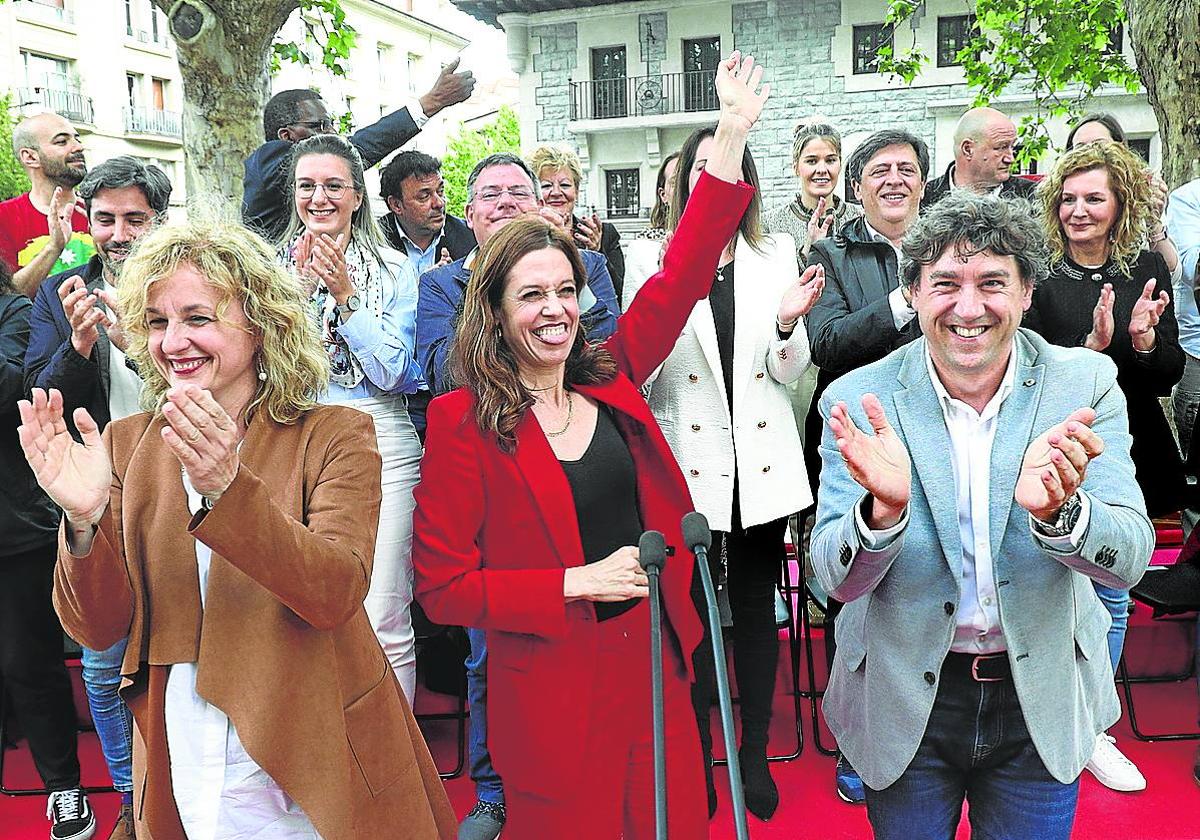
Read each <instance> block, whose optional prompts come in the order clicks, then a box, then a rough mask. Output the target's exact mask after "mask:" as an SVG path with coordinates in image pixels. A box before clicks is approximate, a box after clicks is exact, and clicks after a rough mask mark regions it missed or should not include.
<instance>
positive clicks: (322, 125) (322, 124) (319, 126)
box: [292, 117, 333, 131]
mask: <svg viewBox="0 0 1200 840" xmlns="http://www.w3.org/2000/svg"><path fill="white" fill-rule="evenodd" d="M292 125H296V126H304V127H305V128H307V129H308V130H309V131H333V120H331V119H330V118H329V117H326V118H325V119H323V120H305V121H303V122H294V123H292Z"/></svg>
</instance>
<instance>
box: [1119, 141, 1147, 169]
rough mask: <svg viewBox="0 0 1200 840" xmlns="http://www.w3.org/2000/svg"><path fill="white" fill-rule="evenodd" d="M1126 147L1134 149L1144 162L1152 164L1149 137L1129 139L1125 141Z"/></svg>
mask: <svg viewBox="0 0 1200 840" xmlns="http://www.w3.org/2000/svg"><path fill="white" fill-rule="evenodd" d="M1125 145H1127V146H1129V148H1131V149H1133V150H1134V151H1135V152H1137V153H1138V155H1139V156H1140V157H1141V159H1142V160H1144V161H1146V163H1147V164H1149V163H1150V138H1149V137H1129V138H1126V140H1125Z"/></svg>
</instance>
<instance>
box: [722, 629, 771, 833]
mask: <svg viewBox="0 0 1200 840" xmlns="http://www.w3.org/2000/svg"><path fill="white" fill-rule="evenodd" d="M778 662H779V637H778V636H777V635H771V636H770V637H759V638H749V639H737V640H735V642H734V655H733V668H734V671H735V672H736V674H737V684H738V696H739V698H740V701H741V712H742V746H741V749H739V750H738V759H739V761H740V763H741V767H742V786H743V787H744V788H745V791H746V810H748V811H749V812H750V813H751V814H753V815H754V816H756V817H758V818H759V819H760V820H769V819H770V818H771V817H772V816H773V815H774V814H775V809H776V808H778V807H779V788H777V787H776V786H775V780H774V779H772V778H771V771H770V768H769V767H768V765H767V737H768V731H769V730H770V728H771V702H772V700H773V699H774V696H775V671H776V667H777V666H778Z"/></svg>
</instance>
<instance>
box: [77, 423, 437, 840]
mask: <svg viewBox="0 0 1200 840" xmlns="http://www.w3.org/2000/svg"><path fill="white" fill-rule="evenodd" d="M163 425H164V420H163V419H162V418H161V417H157V416H151V415H149V414H138V415H134V416H133V417H129V418H126V419H124V420H120V421H117V422H116V423H112V424H110V425H109V426H108V428H107V429H106V430H105V432H104V442H105V446H106V447H107V449H108V453H109V457H110V458H111V461H112V465H113V479H112V497H111V502H110V504H109V509H108V511H107V513H106V515H105V518H104V520H103V521H102V522H101V525H100V529H99V532H98V533H97V535H96V539H95V541H94V542H93V544H92V549H91V553H90V554H89V555H88V556H86V557H73V556H72V555H71V554H70V552H69V551H67V550H66V543H65V538H60V545H59V562H58V566H57V568H56V570H55V581H54V605H55V608H56V609H57V610H58V614H59V616H60V618H61V619H62V622H63V626H64V627H65V628H66V630H67V632H68V633H70V634H71V636H72V637H74V638H75V639H77V640H78V641H79V642H81V643H82V644H84V645H87V646H88V647H91V648H94V649H97V650H103V649H105V648H107V647H109V646H111V645H112V644H114V643H115V642H117V641H118V640H119V639H121V638H122V637H124V636H125V635H126V634H128V635H129V647H128V649H127V650H126V652H125V660H124V662H123V664H122V668H121V673H122V675H123V679H122V687H121V695H122V697H124V698H125V700H126V702H127V703H128V704H129V708H130V709H131V710H132V712H133V715H134V718H135V720H136V723H137V733H136V734H137V737H136V738H135V744H134V812H135V816H136V819H137V834H138V838H139V840H185V836H184V832H183V827H182V825H181V824H180V820H179V814H178V812H177V810H176V808H175V801H174V795H173V792H172V786H171V771H170V761H169V757H168V754H167V733H166V723H165V715H164V697H165V695H164V691H165V688H166V682H167V675H168V673H169V670H170V668H169V666H170V665H172V664H175V663H180V662H196V663H197V672H196V690H197V692H199V694H200V695H201V696H202V697H204V698H205V699H206V700H207V701H208V702H210V703H212V704H213V705H215V706H216V707H217V708H219V709H221V711H223V712H224V713H225V714H227V715H228V716H229V719H230V720H231V721H232V722H233V724H234V725H235V726H236V728H237V733H238V736H239V737H240V738H241V740H242V743H243V745H244V746H245V748H246V751H247V752H248V753H249V754H250V756H251V757H252V758H253V759H254V760H255V761H256V762H258V764H259V765H260V766H261V767H262V768H263V769H264V770H266V771H267V772H268V773H269V774H270V775H271V777H272V778H273V779H274V780H275V781H276V782H277V783H278V784H279V785H280V787H282V788H283V790H284V792H286V793H287V795H288V796H290V797H291V798H292V799H294V800H295V801H296V802H297V803H298V804H299V805H300V807H301V808H303V809H304V812H305V813H306V814H307V815H308V817H309V818H310V819H311V820H312V822H313V825H314V826H316V828H317V831H319V832H320V834H321V836H322V837H323V838H325V840H365V838H372V840H373V839H374V838H379V837H389V836H391V837H395V836H404V837H406V838H418V840H426V839H427V838H428V840H436V839H437V838H452V837H454V836H455V832H456V824H455V818H454V812H453V811H452V810H451V807H450V803H449V801H448V800H447V798H446V793H445V790H444V789H443V787H442V784H441V781H440V780H439V778H438V775H437V770H436V768H435V767H434V764H433V760H432V759H431V758H430V755H429V751H428V749H427V747H426V746H425V742H424V740H423V739H422V737H421V734H420V732H419V731H418V729H417V725H416V722H415V720H414V719H413V716H412V712H411V711H410V709H409V707H408V704H407V703H406V701H405V700H404V697H403V695H402V693H401V691H400V688H399V685H398V684H397V682H396V679H395V677H394V676H393V674H392V670H391V668H389V667H388V664H387V661H386V659H385V658H384V655H383V652H382V651H381V650H380V647H379V643H378V642H377V641H376V639H375V635H374V633H373V632H372V630H371V626H370V623H369V621H368V620H367V615H366V612H364V610H363V604H362V602H363V598H364V596H365V595H366V593H367V585H368V582H369V581H370V578H371V563H372V560H373V555H374V546H375V532H376V528H377V524H378V517H379V501H380V459H379V453H378V450H377V448H376V445H375V433H374V428H373V426H372V423H371V419H370V417H368V416H367V415H365V414H362V413H360V412H358V411H355V410H353V409H350V408H346V407H339V406H322V407H319V408H315V409H312V410H310V411H308V412H305V413H304V415H303V416H301V418H300V419H299V420H298V421H297V422H295V423H293V424H290V425H283V424H279V423H275V422H273V421H271V420H270V419H268V418H267V417H265V416H264V413H263V412H260V413H259V414H258V415H257V416H256V417H255V418H254V419H253V420H252V421H251V423H250V426H249V428H248V430H247V433H246V438H245V441H244V443H243V445H242V450H241V466H240V469H239V470H238V474H237V477H236V478H235V479H234V481H233V483H232V484H231V485H230V486H229V489H228V490H227V491H226V492H225V493H224V494H223V495H222V496H221V498H220V499H219V500H218V501H217V503H216V505H215V506H214V507H213V509H212V510H211V511H209V512H207V513H205V512H203V511H202V512H200V513H198V514H196V516H194V517H193V516H191V515H190V514H189V512H188V507H187V497H186V494H185V492H184V489H183V484H182V480H181V476H180V467H179V462H178V461H177V460H176V458H175V456H174V455H173V454H172V453H171V451H170V450H169V449H168V448H167V446H166V444H165V443H164V442H163V440H162V436H161V433H160V432H161V429H162V427H163ZM196 540H200V541H202V542H203V543H204V544H206V545H207V546H209V547H210V548H211V549H212V551H213V555H212V564H211V567H210V571H209V576H208V592H207V599H206V607H205V609H204V610H203V612H201V608H200V588H199V578H198V573H197V567H196V552H195V541H196Z"/></svg>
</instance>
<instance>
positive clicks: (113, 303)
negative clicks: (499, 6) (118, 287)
mask: <svg viewBox="0 0 1200 840" xmlns="http://www.w3.org/2000/svg"><path fill="white" fill-rule="evenodd" d="M96 294H98V295H99V296H100V300H102V301H104V305H105V306H107V307H108V312H106V313H104V332H105V333H106V334H107V335H108V340H109V341H111V342H112V343H113V345H114V346H115V347H116V348H117V349H118V350H120V351H121V352H122V353H124V352H125V351H126V350H128V348H129V337H128V336H127V335H125V328H124V327H123V326H121V308H120V304H119V303H118V302H117V296H116V295H115V294H113V293H112V292H110V291H109V290H108V289H97V290H96Z"/></svg>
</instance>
